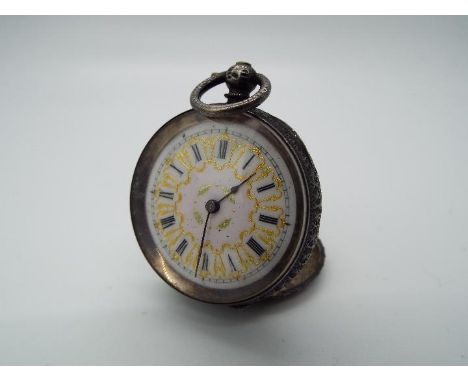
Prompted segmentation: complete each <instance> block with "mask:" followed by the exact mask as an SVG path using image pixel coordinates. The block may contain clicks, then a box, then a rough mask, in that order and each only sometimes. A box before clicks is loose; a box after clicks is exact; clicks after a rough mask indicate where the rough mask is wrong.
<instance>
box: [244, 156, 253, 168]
mask: <svg viewBox="0 0 468 382" xmlns="http://www.w3.org/2000/svg"><path fill="white" fill-rule="evenodd" d="M254 157H255V155H253V154H252V156H251V157H250V158H249V160H248V161H247V162H245V164H244V165H243V166H242V170H245V169H246V168H247V166H248V165H249V164H250V162H252V159H254Z"/></svg>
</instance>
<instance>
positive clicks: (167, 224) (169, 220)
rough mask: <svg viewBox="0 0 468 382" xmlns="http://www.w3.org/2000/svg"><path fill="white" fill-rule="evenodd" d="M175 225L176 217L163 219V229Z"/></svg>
mask: <svg viewBox="0 0 468 382" xmlns="http://www.w3.org/2000/svg"><path fill="white" fill-rule="evenodd" d="M174 223H175V217H174V216H168V217H166V218H162V219H161V225H162V227H163V229H166V228H169V227H170V226H171V225H174Z"/></svg>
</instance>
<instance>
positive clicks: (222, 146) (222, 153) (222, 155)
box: [218, 141, 228, 159]
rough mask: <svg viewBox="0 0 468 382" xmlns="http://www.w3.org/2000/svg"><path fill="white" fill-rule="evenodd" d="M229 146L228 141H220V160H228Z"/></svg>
mask: <svg viewBox="0 0 468 382" xmlns="http://www.w3.org/2000/svg"><path fill="white" fill-rule="evenodd" d="M227 146H228V141H219V151H218V158H220V159H226V151H227Z"/></svg>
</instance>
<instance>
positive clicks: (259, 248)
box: [246, 237, 265, 256]
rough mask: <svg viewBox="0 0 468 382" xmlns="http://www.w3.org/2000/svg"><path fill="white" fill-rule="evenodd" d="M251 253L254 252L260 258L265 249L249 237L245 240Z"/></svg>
mask: <svg viewBox="0 0 468 382" xmlns="http://www.w3.org/2000/svg"><path fill="white" fill-rule="evenodd" d="M246 244H247V245H248V246H249V247H250V248H251V249H252V251H254V252H255V253H256V254H257V255H258V256H261V255H262V254H263V253H264V252H265V248H263V247H262V246H261V245H260V244H259V243H258V241H257V240H255V239H254V238H253V237H250V239H249V240H247V243H246Z"/></svg>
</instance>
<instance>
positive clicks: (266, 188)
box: [257, 183, 275, 192]
mask: <svg viewBox="0 0 468 382" xmlns="http://www.w3.org/2000/svg"><path fill="white" fill-rule="evenodd" d="M274 187H275V184H274V183H270V184H267V185H266V186H262V187H258V188H257V191H258V192H263V191H266V190H269V189H270V188H274Z"/></svg>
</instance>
